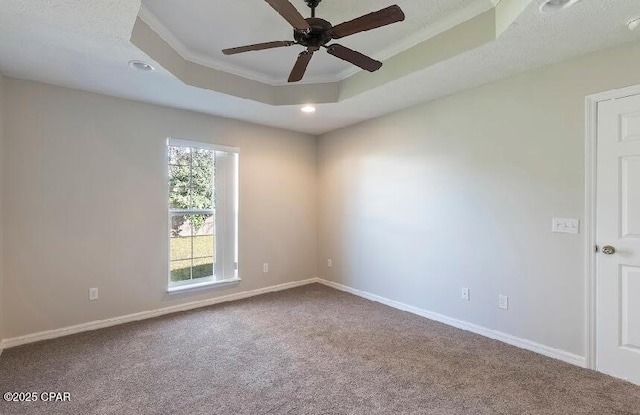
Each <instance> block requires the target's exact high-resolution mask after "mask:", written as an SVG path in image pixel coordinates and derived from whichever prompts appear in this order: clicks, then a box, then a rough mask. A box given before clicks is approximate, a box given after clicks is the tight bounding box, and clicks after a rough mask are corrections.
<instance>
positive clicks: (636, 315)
mask: <svg viewBox="0 0 640 415" xmlns="http://www.w3.org/2000/svg"><path fill="white" fill-rule="evenodd" d="M597 169H598V184H597V186H598V188H597V193H598V196H597V207H596V209H597V241H598V245H599V253H598V255H597V258H598V259H597V298H598V300H597V315H598V318H597V323H596V324H597V328H596V331H597V369H598V370H600V371H602V372H605V373H608V374H611V375H613V376H616V377H620V378H624V379H628V380H630V381H632V382H634V383H637V384H640V95H636V96H631V97H627V98H621V99H616V100H611V101H605V102H601V103H600V104H598V167H597Z"/></svg>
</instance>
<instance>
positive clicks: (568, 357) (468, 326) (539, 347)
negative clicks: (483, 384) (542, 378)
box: [316, 278, 587, 367]
mask: <svg viewBox="0 0 640 415" xmlns="http://www.w3.org/2000/svg"><path fill="white" fill-rule="evenodd" d="M316 280H317V282H319V283H320V284H323V285H326V286H328V287H331V288H335V289H337V290H340V291H345V292H348V293H350V294H353V295H357V296H358V297H362V298H366V299H367V300H371V301H376V302H378V303H382V304H384V305H388V306H389V307H393V308H396V309H398V310H402V311H407V312H409V313H413V314H417V315H419V316H421V317H425V318H428V319H429V320H435V321H438V322H440V323H444V324H446V325H449V326H453V327H456V328H459V329H462V330H467V331H470V332H472V333H476V334H479V335H481V336H484V337H488V338H490V339H494V340H499V341H501V342H503V343H507V344H510V345H512V346H516V347H519V348H521V349H526V350H529V351H532V352H536V353H539V354H541V355H544V356H547V357H551V358H553V359H558V360H562V361H563V362H566V363H570V364H572V365H575V366H580V367H587V361H586V359H585V358H584V357H582V356H578V355H575V354H573V353H569V352H566V351H564V350H559V349H554V348H553V347H549V346H545V345H543V344H539V343H536V342H533V341H531V340H526V339H521V338H519V337H515V336H512V335H510V334H506V333H503V332H500V331H497V330H492V329H488V328H486V327H482V326H478V325H476V324H472V323H468V322H466V321H462V320H457V319H454V318H451V317H447V316H444V315H442V314H438V313H434V312H432V311H428V310H423V309H421V308H418V307H414V306H410V305H408V304H404V303H400V302H397V301H393V300H389V299H387V298H384V297H380V296H379V295H375V294H371V293H369V292H366V291H361V290H357V289H355V288H351V287H348V286H346V285H342V284H338V283H336V282H333V281H327V280H324V279H322V278H317V279H316Z"/></svg>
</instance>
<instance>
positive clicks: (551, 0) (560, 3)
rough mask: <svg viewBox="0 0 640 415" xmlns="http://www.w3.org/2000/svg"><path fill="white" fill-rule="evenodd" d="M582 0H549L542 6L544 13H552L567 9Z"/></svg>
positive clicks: (541, 9)
mask: <svg viewBox="0 0 640 415" xmlns="http://www.w3.org/2000/svg"><path fill="white" fill-rule="evenodd" d="M579 1H580V0H547V1H545V2H544V3H542V6H540V11H541V12H542V13H551V12H556V11H558V10H562V9H566V8H568V7H571V6H573V5H574V4H576V3H578V2H579Z"/></svg>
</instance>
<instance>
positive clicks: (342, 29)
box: [333, 5, 404, 39]
mask: <svg viewBox="0 0 640 415" xmlns="http://www.w3.org/2000/svg"><path fill="white" fill-rule="evenodd" d="M403 20H404V12H403V11H402V9H401V8H400V6H398V5H394V6H389V7H387V8H386V9H382V10H378V11H377V12H373V13H369V14H365V15H364V16H362V17H358V18H357V19H353V20H350V21H348V22H344V23H341V24H339V25H337V26H334V27H333V38H334V39H340V38H341V37H345V36H350V35H353V34H355V33H360V32H366V31H367V30H372V29H377V28H378V27H382V26H386V25H389V24H392V23H396V22H401V21H403Z"/></svg>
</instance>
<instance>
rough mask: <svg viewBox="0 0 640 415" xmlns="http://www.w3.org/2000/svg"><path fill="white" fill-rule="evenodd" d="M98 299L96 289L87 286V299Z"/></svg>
mask: <svg viewBox="0 0 640 415" xmlns="http://www.w3.org/2000/svg"><path fill="white" fill-rule="evenodd" d="M97 299H98V289H97V288H89V301H94V300H97Z"/></svg>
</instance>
